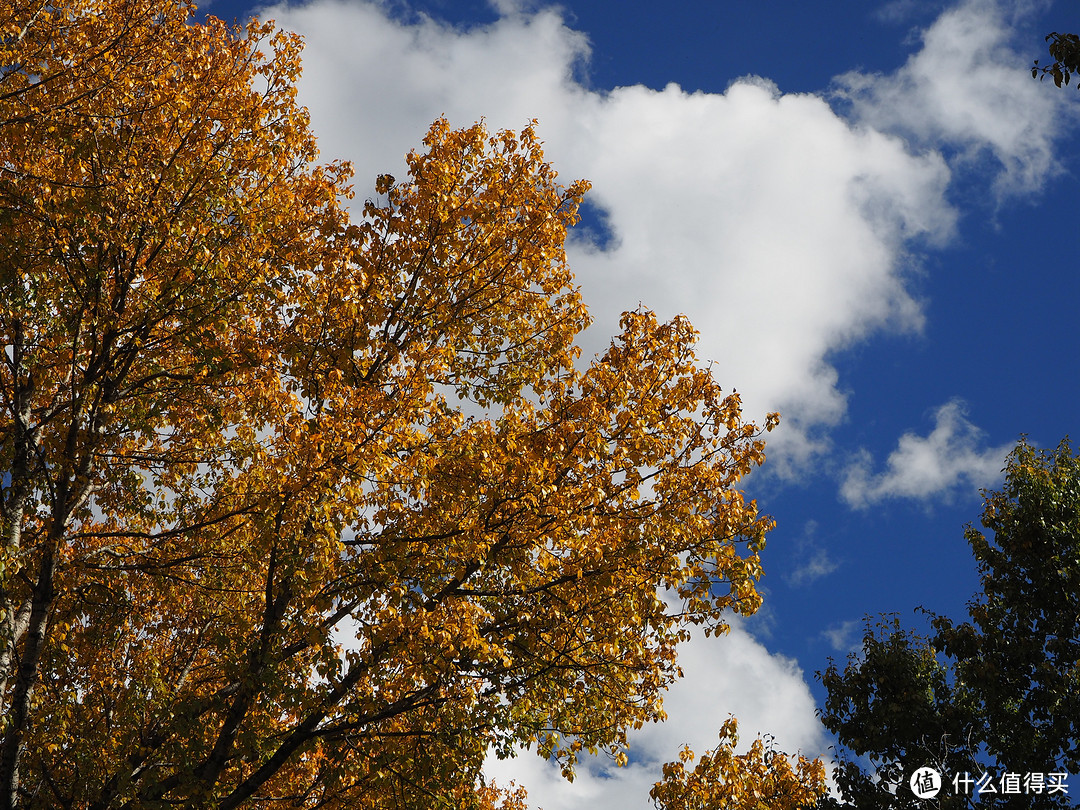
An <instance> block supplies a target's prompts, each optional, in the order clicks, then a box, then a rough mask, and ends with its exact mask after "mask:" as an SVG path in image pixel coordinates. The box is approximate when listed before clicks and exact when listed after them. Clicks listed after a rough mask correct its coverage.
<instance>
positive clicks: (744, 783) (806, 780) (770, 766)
mask: <svg viewBox="0 0 1080 810" xmlns="http://www.w3.org/2000/svg"><path fill="white" fill-rule="evenodd" d="M738 742H739V738H738V723H737V722H736V721H735V719H734V718H731V719H729V720H728V721H727V722H726V723H724V725H723V726H722V727H721V729H720V742H719V744H718V745H717V746H716V748H714V749H713V750H712V751H709V752H708V753H706V754H703V755H702V757H701V759H700V760H699V761H698V763H697V765H694V766H693V769H692V770H688V766H690V765H693V762H694V752H693V751H692V750H691V749H690V747H689V746H685V747H684V748H683V750H682V751H681V752H680V754H679V759H678V760H677V761H676V762H670V763H668V764H667V765H665V766H664V778H663V780H662V781H661V782H657V784H656V785H655V787H654V788H653V789H652V791H651V793H650V796H651V797H652V800H653V803H654V804H655V805H656V807H657V808H658V810H800V808H807V807H812V806H813V805H814V803H815V802H816V801H817V800H818V799H819V797H821V796H822V795H823V793H824V790H825V766H824V765H823V764H822V762H821V761H820V760H814V761H810V760H808V759H806V758H805V757H803V756H799V757H798V758H797V759H796V760H795V762H794V766H793V763H792V761H791V759H790V758H789V757H788V756H786V755H785V754H784V753H783V752H781V751H778V750H777V749H776V747H775V745H774V744H773V742H772V741H771V740H764V739H760V738H759V739H757V740H755V741H754V742H753V744H752V745H751V746H750V750H749V751H747V752H746V753H745V754H736V753H735V747H736V746H737V745H738Z"/></svg>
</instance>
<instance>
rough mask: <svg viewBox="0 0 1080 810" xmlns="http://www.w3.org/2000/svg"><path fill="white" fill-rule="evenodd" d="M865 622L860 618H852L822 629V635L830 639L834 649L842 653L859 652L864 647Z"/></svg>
mask: <svg viewBox="0 0 1080 810" xmlns="http://www.w3.org/2000/svg"><path fill="white" fill-rule="evenodd" d="M862 626H863V622H862V621H861V620H859V619H851V620H849V621H846V622H841V623H840V624H835V625H833V626H832V627H830V628H829V629H828V630H824V631H822V634H821V635H822V636H824V637H825V638H826V639H828V640H829V644H830V645H831V646H832V648H833V649H834V650H836V651H837V652H841V653H845V654H847V653H851V652H857V651H858V650H859V649H861V648H862V632H861V628H862Z"/></svg>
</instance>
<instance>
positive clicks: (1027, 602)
mask: <svg viewBox="0 0 1080 810" xmlns="http://www.w3.org/2000/svg"><path fill="white" fill-rule="evenodd" d="M982 527H983V529H984V530H987V531H988V532H990V534H989V535H988V534H987V533H985V532H984V531H980V530H978V529H976V528H974V527H970V526H969V527H968V528H967V530H966V532H965V536H966V538H967V541H968V543H969V544H970V546H971V549H972V552H973V553H974V556H975V561H976V564H977V566H978V571H979V575H980V579H981V582H982V588H981V592H980V593H978V594H977V595H976V596H975V598H973V600H972V601H971V602H970V603H969V605H968V612H969V618H970V620H969V621H967V622H963V623H960V624H956V623H954V622H953V621H952V620H951V619H949V618H947V617H943V616H933V617H932V620H931V626H932V628H933V631H932V633H931V635H930V636H929V637H927V638H923V637H920V636H918V635H916V634H913V633H911V632H909V631H907V630H905V629H904V628H902V627H901V626H900V624H899V622H898V621H897V620H895V619H893V621H892V622H882V623H879V624H878V625H876V626H873V625H870V624H869V623H868V627H867V633H866V635H865V637H864V639H863V651H862V655H861V656H853V657H852V659H851V660H850V661H849V663H848V664H847V666H846V667H845V668H844V670H843V671H841V670H839V669H838V668H837V666H836V665H835V664H831V665H830V666H829V667H828V669H826V670H825V671H824V672H823V673H819V678H820V679H821V681H822V683H823V684H824V686H825V688H826V690H827V692H828V696H827V698H826V702H825V706H824V708H823V709H822V710H821V711H820V716H821V719H822V722H823V723H824V724H825V726H826V727H827V728H828V729H829V730H830V731H832V732H833V733H835V734H836V735H837V737H838V739H839V742H840V745H841V748H840V751H839V752H838V753H839V754H840V756H839V760H840V764H839V766H838V773H837V783H838V785H839V787H840V789H841V792H842V794H843V796H844V799H845V800H846V801H847V802H850V803H852V804H854V805H855V806H857V807H859V808H883V809H884V808H890V809H892V808H896V809H897V810H899V808H915V807H926V806H928V805H927V803H926V802H925V801H922V800H918V799H916V798H915V796H914V795H913V794H912V792H911V791H910V790H909V789H908V784H907V781H906V780H907V779H908V778H909V777H910V776H911V774H912V773H913V771H914V770H915V769H916V768H918V767H921V766H924V765H929V766H931V767H935V768H937V770H939V771H940V772H942V773H944V774H945V781H946V789H945V790H943V791H942V793H941V794H940V796H939V797H938V798H937V799H936V800H935V801H936V802H937V805H936V806H939V807H942V808H952V807H967V806H975V800H974V798H973V797H972V798H964V797H963V796H957V795H955V794H954V791H953V786H952V785H951V784H949V783H950V781H951V778H952V776H954V775H956V774H963V773H965V772H967V773H970V774H972V775H973V776H974V777H978V776H980V775H981V774H982V773H983V772H987V773H991V774H994V775H996V777H997V778H998V780H1000V779H1001V778H1002V777H1003V776H1004V775H1005V774H1006V773H1009V772H1012V773H1019V774H1021V775H1023V774H1026V773H1041V774H1045V775H1046V777H1047V780H1048V782H1049V780H1050V779H1051V777H1050V775H1051V774H1068V773H1073V774H1075V773H1077V772H1078V771H1080V459H1078V458H1077V457H1076V456H1074V455H1073V453H1072V450H1071V447H1070V445H1069V443H1068V442H1067V441H1063V442H1062V443H1061V444H1060V445H1059V446H1058V447H1057V448H1056V449H1055V450H1049V451H1048V450H1037V449H1035V448H1033V447H1031V446H1030V445H1028V444H1027V443H1026V442H1024V441H1021V442H1020V443H1019V445H1018V446H1017V447H1016V449H1015V450H1014V451H1013V452H1012V454H1011V455H1010V456H1009V459H1008V462H1007V466H1006V468H1005V483H1004V486H1003V488H1002V489H1001V490H1000V491H997V492H990V493H988V494H987V495H986V499H985V504H984V508H983V515H982ZM858 758H864V759H863V760H862V762H863V763H869V768H865V767H864V765H863V764H861V763H860V761H859V759H858ZM1065 781H1067V778H1066V779H1065ZM997 786H998V789H999V790H1001V785H1000V782H999V783H998V785H997ZM974 793H975V791H973V794H974ZM825 804H826V806H836V804H835V802H832V801H831V800H830V801H827V802H826V803H825ZM930 806H934V805H933V804H931V805H930ZM978 806H981V807H1002V808H1056V807H1071V806H1073V805H1072V804H1071V803H1070V801H1069V799H1068V796H1067V794H1063V793H1061V792H1058V791H1054V792H1051V791H1050V790H1049V789H1048V790H1045V791H1044V792H1042V793H1026V792H1025V793H1022V794H1021V795H1005V794H1004V793H999V795H997V796H993V795H989V794H985V793H984V794H982V795H981V796H980V797H979V800H978Z"/></svg>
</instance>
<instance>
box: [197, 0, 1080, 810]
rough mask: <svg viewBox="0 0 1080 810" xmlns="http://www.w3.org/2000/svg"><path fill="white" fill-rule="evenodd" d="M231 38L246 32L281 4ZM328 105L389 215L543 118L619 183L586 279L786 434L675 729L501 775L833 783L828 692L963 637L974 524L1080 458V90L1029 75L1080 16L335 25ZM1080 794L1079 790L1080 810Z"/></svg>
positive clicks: (315, 64) (655, 12) (920, 1)
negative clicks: (906, 648) (881, 623)
mask: <svg viewBox="0 0 1080 810" xmlns="http://www.w3.org/2000/svg"><path fill="white" fill-rule="evenodd" d="M204 8H205V10H207V11H209V12H211V13H214V14H216V15H218V16H221V17H223V18H225V19H230V20H231V19H233V18H234V17H235V18H241V19H242V18H244V17H246V16H247V15H249V14H250V13H252V12H253V11H254V10H255V7H254V6H252V5H251V4H245V3H236V2H226V0H216V2H214V3H212V4H210V5H208V6H204ZM259 14H260V16H262V17H263V18H274V19H276V20H277V21H278V23H279V24H280V25H282V26H283V27H285V28H289V29H291V30H295V31H298V32H300V33H301V34H303V35H304V37H305V39H306V40H307V51H306V55H305V77H304V79H303V81H302V84H301V88H300V100H301V102H302V103H304V104H306V105H307V106H308V107H309V108H310V110H311V115H312V123H313V127H314V129H315V131H316V133H317V135H318V136H319V137H320V143H321V145H322V148H323V153H324V157H326V158H339V157H340V158H348V159H350V160H352V161H354V163H355V165H356V174H357V181H356V187H357V191H358V197H360V198H361V199H362V198H363V197H364V196H365V194H366V193H367V190H368V188H369V186H370V185H371V184H372V183H373V181H374V177H375V176H376V174H378V173H381V172H387V171H389V172H391V173H394V174H398V175H399V176H401V175H402V174H403V173H404V170H403V168H402V166H403V162H402V157H403V155H404V154H405V153H406V152H407V151H408V150H409V149H410V148H413V147H416V146H418V145H419V143H420V139H421V138H422V136H423V134H424V131H425V130H426V127H427V125H428V124H429V123H430V122H431V121H432V120H433V119H434V118H435V117H437V116H439V115H440V114H446V115H447V116H448V117H449V118H450V120H451V122H452V123H454V124H456V125H461V126H464V125H467V124H469V123H471V122H472V121H474V120H476V119H477V118H480V117H484V118H485V119H486V120H487V121H488V123H489V125H490V127H491V128H493V129H494V128H501V127H511V128H520V127H521V126H523V125H524V124H525V123H526V122H527V121H528V120H529V119H531V118H537V119H539V121H540V125H539V132H540V135H541V137H542V138H543V139H544V140H545V142H546V144H547V155H548V157H549V158H550V159H551V160H552V161H553V162H554V164H555V166H556V168H558V169H559V171H560V173H561V175H562V176H563V177H564V178H565V179H566V180H568V181H569V180H571V179H574V178H577V177H585V178H588V179H590V180H591V181H592V182H593V191H592V192H591V194H590V198H589V217H588V219H587V222H586V223H585V224H586V226H587V227H586V228H583V229H581V231H580V233H579V234H578V235H577V236H575V237H574V238H573V240H572V242H571V247H570V257H571V263H572V266H574V267H575V269H576V272H577V274H578V280H579V282H580V283H581V285H582V289H583V292H584V294H585V298H586V301H587V302H588V303H589V305H590V308H591V310H592V312H593V314H594V316H595V318H596V325H595V326H594V327H593V328H592V329H591V330H590V332H589V333H588V334H587V335H586V337H585V345H586V347H587V348H588V349H590V350H596V349H599V348H601V347H602V346H603V345H604V344H605V343H606V340H607V339H608V338H609V337H610V335H611V334H613V333H614V330H615V324H616V323H617V319H618V313H619V312H620V311H621V310H623V309H626V308H633V307H636V306H637V305H638V303H639V302H641V303H643V304H645V305H646V306H649V307H651V308H653V309H655V310H656V311H657V312H658V313H659V314H660V315H662V316H664V317H670V316H672V315H674V314H676V313H686V314H687V315H689V316H690V317H691V319H692V321H693V322H694V324H695V326H696V327H697V328H698V330H699V331H700V332H701V346H700V354H701V355H702V357H704V358H705V359H707V360H710V361H712V362H713V368H714V370H715V373H716V374H717V377H718V379H719V380H720V382H721V384H723V385H724V386H725V387H726V388H736V389H738V390H739V392H740V393H741V394H743V396H744V402H745V404H746V410H747V414H748V416H750V417H751V418H754V419H759V420H760V419H761V418H763V416H764V413H765V412H766V411H769V410H773V409H776V410H780V411H781V413H782V414H783V415H784V423H783V425H782V427H781V428H780V429H779V431H777V433H775V434H773V440H772V441H771V443H770V448H769V461H768V463H767V465H766V468H765V469H764V470H763V471H762V472H761V473H759V474H756V475H755V476H754V478H753V479H752V480H750V481H749V482H748V483H747V489H748V491H749V492H750V493H751V494H752V495H754V496H755V497H757V498H758V501H759V504H760V505H761V506H762V508H763V509H764V510H765V511H767V512H769V513H770V514H772V515H773V516H774V517H775V518H776V520H777V522H778V527H777V529H776V530H775V532H774V533H773V534H772V536H771V539H770V541H769V545H768V548H767V549H766V551H765V553H764V565H765V570H766V576H765V578H764V580H763V582H762V585H763V587H764V589H765V591H766V601H765V606H764V608H763V609H762V611H761V613H760V614H759V615H758V616H757V617H755V618H753V619H752V620H750V621H749V622H747V623H745V624H743V625H737V626H736V627H735V628H734V629H733V632H732V633H731V634H730V635H729V636H728V637H726V638H724V639H722V640H720V641H718V642H713V641H709V642H706V641H703V640H695V641H693V642H692V643H691V644H690V645H689V646H688V647H687V649H686V651H685V655H684V662H685V668H686V671H687V677H686V680H685V682H684V683H683V684H681V685H680V686H679V687H677V688H676V690H675V691H674V692H673V693H672V696H671V699H670V701H669V706H668V708H669V714H670V716H671V720H670V721H669V723H668V724H667V725H666V727H665V728H663V729H647V730H646V731H645V732H644V733H643V734H641V735H639V737H637V738H635V742H634V745H636V751H637V753H636V755H635V758H634V760H633V762H632V765H631V767H629V768H626V769H622V770H621V771H618V772H613V771H611V770H610V769H609V768H608V763H607V762H606V761H597V762H591V763H589V762H587V763H586V764H585V766H584V768H583V773H582V775H581V776H580V777H579V779H578V780H577V781H576V782H575V783H574V785H572V786H571V785H566V784H562V783H560V782H559V780H558V778H557V775H556V774H555V773H554V771H552V770H551V769H550V768H548V767H547V766H546V764H545V763H543V762H542V761H539V760H538V759H537V758H536V757H531V756H530V757H525V758H521V759H519V760H518V761H515V762H512V763H493V764H492V768H491V771H492V773H494V774H496V775H497V776H498V777H499V778H501V779H505V778H516V779H518V780H519V781H520V782H522V783H524V784H525V786H526V787H527V788H528V789H529V792H530V797H531V800H532V803H533V804H534V805H537V806H545V807H547V808H548V810H555V809H556V808H567V809H568V810H572V808H576V807H585V806H587V805H589V806H592V807H593V808H596V807H600V808H607V807H612V808H616V807H618V808H624V807H625V808H645V807H648V806H650V805H649V802H648V800H647V793H648V786H649V785H651V783H652V782H653V781H655V779H657V778H658V777H659V763H660V762H662V761H665V760H667V759H672V758H674V757H675V755H676V752H677V750H678V748H679V746H680V745H681V744H682V743H684V742H689V743H691V744H692V745H693V747H695V748H696V749H697V750H703V749H704V748H706V747H711V745H713V744H715V733H716V731H717V729H718V728H719V727H720V725H721V723H722V722H723V720H724V719H725V718H726V717H727V715H728V714H729V713H733V714H735V715H736V716H737V717H739V718H740V721H741V724H742V731H743V734H744V736H745V737H746V738H751V737H752V735H753V734H755V733H772V734H774V735H775V736H776V738H777V740H778V742H779V743H780V745H781V746H782V747H784V748H786V749H787V750H795V749H802V750H803V751H804V752H805V753H807V754H810V755H818V754H822V755H827V753H828V752H827V746H828V744H829V740H828V738H827V737H826V735H825V734H824V733H823V731H822V730H821V729H820V728H819V726H818V724H817V722H816V720H815V718H814V714H813V710H814V706H815V702H816V701H817V700H820V698H821V696H822V695H821V691H820V689H819V687H818V685H817V684H816V682H815V681H814V678H813V674H814V672H815V671H818V670H821V669H824V667H825V666H826V665H827V662H828V658H829V657H830V656H833V657H836V658H843V657H844V656H845V655H846V654H847V653H848V652H849V650H850V649H851V648H852V646H853V645H855V644H856V643H857V642H858V639H859V632H860V624H861V617H862V616H863V615H864V614H867V613H877V612H881V611H898V612H900V613H901V615H902V616H903V617H904V618H905V620H908V621H911V622H916V621H918V618H917V616H915V615H914V614H913V613H912V610H913V608H915V607H916V606H918V605H923V606H926V607H927V608H929V609H931V610H935V611H938V612H944V613H949V614H951V615H954V616H960V615H962V612H963V607H964V603H965V602H966V600H967V599H968V598H969V597H970V596H971V595H972V593H973V592H974V591H975V589H976V587H977V581H976V575H975V571H974V566H973V564H972V562H971V557H970V553H969V550H968V547H967V545H966V543H965V542H964V540H963V536H962V528H963V526H964V524H965V523H967V522H969V521H970V522H974V521H977V518H978V515H979V512H980V506H981V500H980V497H979V494H978V492H979V489H980V487H987V486H990V487H992V486H994V485H995V484H996V483H997V481H998V472H999V471H1000V469H1001V466H1002V462H1003V459H1004V455H1005V453H1006V452H1007V451H1008V449H1009V448H1010V447H1011V446H1012V445H1013V444H1014V443H1015V441H1016V440H1017V438H1018V437H1019V436H1020V435H1021V434H1027V435H1028V436H1029V437H1030V439H1031V441H1033V442H1034V443H1036V444H1040V445H1044V446H1052V445H1054V444H1056V443H1057V441H1058V440H1059V439H1060V438H1062V437H1063V436H1065V435H1067V434H1069V433H1070V432H1072V433H1073V434H1078V433H1080V431H1078V430H1077V427H1076V422H1077V416H1076V414H1077V410H1076V401H1077V394H1078V393H1080V391H1078V385H1077V372H1078V370H1080V369H1078V360H1077V358H1078V357H1080V351H1078V350H1080V338H1078V336H1077V330H1076V322H1077V315H1078V312H1077V309H1078V302H1080V275H1078V273H1077V272H1076V257H1077V256H1080V228H1078V227H1077V225H1076V213H1075V210H1076V209H1075V201H1076V189H1077V182H1078V180H1077V172H1078V171H1080V160H1078V148H1080V147H1078V146H1077V140H1076V138H1075V137H1073V136H1074V134H1075V132H1076V131H1077V124H1078V113H1080V94H1078V93H1077V92H1076V91H1075V90H1073V89H1069V90H1058V89H1056V88H1055V87H1054V86H1053V85H1052V84H1048V83H1039V82H1036V81H1033V80H1032V79H1031V78H1030V74H1029V73H1028V69H1029V68H1030V66H1031V62H1032V60H1033V59H1035V58H1038V57H1043V55H1044V43H1043V36H1044V35H1045V34H1046V33H1048V32H1049V31H1052V30H1063V31H1076V30H1080V15H1078V14H1077V12H1076V8H1075V6H1073V5H1070V4H1067V3H1063V2H1057V3H1056V4H1055V3H1050V2H1010V3H995V2H993V0H960V2H948V3H946V2H934V1H933V0H894V1H893V2H873V1H871V2H868V3H852V2H836V0H832V1H831V2H819V3H806V2H791V1H790V0H761V1H760V2H754V3H744V2H715V1H713V2H703V1H701V0H698V1H697V2H675V3H667V4H658V3H655V2H639V1H638V0H623V1H622V2H618V3H615V2H607V1H604V2H600V1H596V0H594V1H593V2H583V0H566V2H562V3H561V4H559V5H557V6H556V5H550V4H547V3H544V2H532V3H529V2H517V0H493V2H481V1H480V0H467V1H465V2H453V1H452V0H426V1H422V0H408V2H405V0H402V1H401V2H383V3H379V2H373V1H372V0H312V2H309V3H304V4H301V3H292V4H290V5H287V6H285V5H279V6H275V7H270V8H264V9H262V10H260V11H259ZM1076 791H1077V787H1076V786H1074V787H1073V792H1074V794H1075V793H1076Z"/></svg>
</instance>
